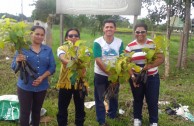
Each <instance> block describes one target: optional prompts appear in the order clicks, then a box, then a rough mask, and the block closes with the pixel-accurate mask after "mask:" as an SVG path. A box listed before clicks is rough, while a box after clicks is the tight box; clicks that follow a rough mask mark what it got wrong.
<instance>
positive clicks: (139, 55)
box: [125, 23, 164, 126]
mask: <svg viewBox="0 0 194 126" xmlns="http://www.w3.org/2000/svg"><path fill="white" fill-rule="evenodd" d="M147 30H148V29H147V25H146V24H143V23H140V24H136V26H135V27H134V33H135V37H136V39H135V40H134V41H132V42H130V43H129V44H128V45H127V47H126V49H125V50H126V51H127V52H134V54H133V55H132V62H134V63H135V64H136V65H138V66H140V67H142V69H143V70H144V71H147V72H146V74H147V81H146V82H138V81H137V80H138V79H137V78H138V74H139V73H136V72H135V71H133V69H132V70H131V71H130V76H131V79H130V80H129V83H130V86H131V90H132V93H133V98H134V101H133V115H134V126H142V106H143V99H144V96H145V98H146V102H147V105H148V112H149V122H150V126H158V98H159V87H160V78H159V74H158V66H159V65H161V64H162V63H163V62H164V55H163V52H162V51H161V52H157V53H156V54H155V55H156V59H155V60H154V61H153V62H152V63H148V64H146V57H145V52H143V50H142V49H143V48H149V49H153V50H154V49H155V43H154V42H153V40H151V39H148V38H147Z"/></svg>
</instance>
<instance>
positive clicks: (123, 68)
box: [106, 52, 141, 84]
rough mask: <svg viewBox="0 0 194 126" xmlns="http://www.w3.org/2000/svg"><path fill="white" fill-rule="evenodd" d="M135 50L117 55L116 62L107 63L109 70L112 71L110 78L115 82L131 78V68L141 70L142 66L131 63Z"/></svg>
mask: <svg viewBox="0 0 194 126" xmlns="http://www.w3.org/2000/svg"><path fill="white" fill-rule="evenodd" d="M133 54H134V52H130V53H128V52H124V53H122V54H121V55H120V57H117V59H116V61H115V63H112V62H109V63H108V65H107V69H106V70H107V71H108V72H109V73H110V74H109V76H108V80H109V81H111V82H112V83H113V84H116V83H118V81H119V82H120V83H125V82H127V81H128V80H129V78H130V76H129V70H130V69H132V68H134V70H135V71H136V72H140V70H141V68H140V67H139V66H136V65H135V64H134V63H129V61H130V59H131V57H132V55H133Z"/></svg>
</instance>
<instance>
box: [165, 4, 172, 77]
mask: <svg viewBox="0 0 194 126" xmlns="http://www.w3.org/2000/svg"><path fill="white" fill-rule="evenodd" d="M170 11H171V5H170V4H167V32H166V36H167V41H168V44H167V47H166V56H165V73H164V76H165V78H166V77H169V71H170V61H169V57H170V54H169V46H170V34H171V33H170V32H171V30H170Z"/></svg>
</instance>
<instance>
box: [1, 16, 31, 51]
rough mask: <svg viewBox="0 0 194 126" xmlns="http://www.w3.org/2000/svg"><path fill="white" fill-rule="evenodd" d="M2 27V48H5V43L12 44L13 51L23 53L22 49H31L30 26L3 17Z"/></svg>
mask: <svg viewBox="0 0 194 126" xmlns="http://www.w3.org/2000/svg"><path fill="white" fill-rule="evenodd" d="M0 26H1V27H0V28H1V30H0V36H1V38H0V48H3V47H4V45H5V43H11V44H12V45H13V46H12V50H13V51H14V50H15V49H16V50H18V51H21V49H22V48H29V46H28V45H29V44H30V40H29V39H30V38H29V34H30V31H29V30H27V27H28V25H27V24H26V23H25V22H23V21H21V22H17V21H16V20H14V19H10V18H5V17H3V21H2V22H0Z"/></svg>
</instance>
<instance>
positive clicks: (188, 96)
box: [0, 26, 194, 126]
mask: <svg viewBox="0 0 194 126" xmlns="http://www.w3.org/2000/svg"><path fill="white" fill-rule="evenodd" d="M90 33H91V32H90V31H89V30H88V31H87V30H84V29H83V30H82V31H81V39H83V40H86V41H87V45H88V46H89V47H91V48H92V45H93V41H94V39H95V38H97V37H99V36H101V35H100V34H97V35H96V36H91V35H90ZM59 36H60V32H59V27H58V26H54V28H53V45H52V48H53V53H54V55H55V58H56V63H57V70H56V73H55V74H54V75H53V76H52V77H51V78H50V82H51V88H50V89H48V92H47V96H46V99H45V102H44V105H43V107H44V108H45V109H46V110H47V113H46V116H49V117H51V121H50V122H49V123H41V126H57V121H56V114H57V111H58V110H57V109H58V108H57V102H58V97H57V96H58V91H57V90H56V89H55V84H56V82H57V80H58V75H59V68H60V62H59V60H58V59H57V57H56V50H57V47H58V46H59V45H60V42H59ZM115 36H116V37H119V38H121V39H122V40H123V42H124V46H126V45H127V43H129V42H130V41H131V40H133V39H132V38H133V36H132V35H131V33H123V34H121V33H118V34H116V35H115ZM179 41H180V35H173V36H172V39H171V43H170V77H169V78H167V79H166V80H164V79H163V75H164V65H161V66H160V76H161V85H160V101H168V102H170V103H171V104H169V105H160V104H159V125H160V126H192V125H194V122H191V121H187V120H185V119H184V118H182V117H180V116H170V115H167V114H166V113H165V109H166V107H172V105H173V103H175V102H176V103H179V104H182V105H188V106H189V110H190V112H191V114H193V115H194V98H193V96H194V86H193V85H194V73H193V71H194V65H193V62H194V50H193V48H194V43H193V42H194V37H192V38H191V39H190V41H189V44H188V60H187V65H188V68H187V69H184V70H178V69H177V68H176V62H177V58H178V49H179ZM6 56H8V57H10V60H5V57H6ZM12 57H13V53H11V52H9V51H8V50H0V90H1V92H0V95H5V94H16V81H17V75H15V74H14V72H13V71H12V70H11V69H10V64H11V59H12ZM93 62H94V61H92V63H91V66H90V67H89V68H88V73H87V77H88V81H89V83H90V91H89V96H88V97H86V101H93V100H94V96H93V94H94V91H93V74H94V73H93ZM72 101H73V100H72ZM132 101H133V99H132V93H131V91H130V87H129V84H128V83H127V82H126V83H123V84H121V87H120V93H119V108H120V109H122V110H124V111H125V113H124V114H123V115H119V116H118V118H117V119H114V120H110V119H107V122H108V123H109V124H110V126H132V123H133V114H132ZM73 104H74V103H73V102H71V104H70V106H69V126H74V115H75V112H74V105H73ZM85 110H86V121H85V126H98V123H97V122H96V120H95V118H96V116H95V107H92V108H91V109H87V108H85ZM148 124H149V120H148V111H147V105H146V104H144V106H143V125H144V126H147V125H148ZM16 125H18V123H17V122H7V121H0V126H16Z"/></svg>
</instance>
